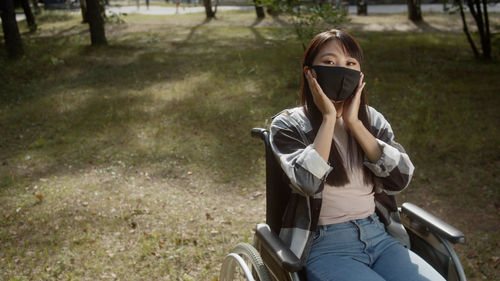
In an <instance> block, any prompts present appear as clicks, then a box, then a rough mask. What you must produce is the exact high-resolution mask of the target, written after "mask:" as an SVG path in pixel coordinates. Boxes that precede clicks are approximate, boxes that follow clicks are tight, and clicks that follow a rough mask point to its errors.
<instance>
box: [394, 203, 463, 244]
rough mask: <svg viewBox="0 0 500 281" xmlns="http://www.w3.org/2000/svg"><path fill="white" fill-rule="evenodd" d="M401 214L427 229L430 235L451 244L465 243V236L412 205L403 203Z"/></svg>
mask: <svg viewBox="0 0 500 281" xmlns="http://www.w3.org/2000/svg"><path fill="white" fill-rule="evenodd" d="M401 213H402V214H403V215H404V216H407V217H408V218H410V220H412V221H414V222H416V223H417V224H418V225H422V226H425V227H427V228H428V229H429V230H430V231H431V232H432V233H435V234H438V235H439V236H441V237H442V238H443V239H446V240H448V241H449V242H451V243H453V244H456V243H461V244H464V243H465V235H464V234H463V233H462V232H461V231H460V230H458V229H456V228H455V227H453V226H451V225H449V224H447V223H445V222H444V221H442V220H440V219H439V218H437V217H435V216H434V215H432V214H430V213H429V212H427V211H425V210H424V209H421V208H420V207H418V206H416V205H414V204H412V203H408V202H406V203H403V205H402V206H401Z"/></svg>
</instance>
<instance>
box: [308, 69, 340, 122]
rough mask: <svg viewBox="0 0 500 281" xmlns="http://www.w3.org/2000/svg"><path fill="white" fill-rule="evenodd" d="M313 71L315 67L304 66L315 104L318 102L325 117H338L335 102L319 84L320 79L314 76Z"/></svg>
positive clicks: (317, 104)
mask: <svg viewBox="0 0 500 281" xmlns="http://www.w3.org/2000/svg"><path fill="white" fill-rule="evenodd" d="M313 71H314V69H310V68H309V67H307V66H305V67H304V72H305V76H306V79H307V84H309V89H310V90H311V94H312V97H313V101H314V104H316V106H317V107H318V109H319V111H321V113H322V114H323V118H328V117H332V118H334V119H335V118H336V117H337V110H336V109H335V106H334V105H333V102H332V101H331V100H330V99H329V98H328V97H327V96H326V95H325V93H324V92H323V90H322V89H321V87H320V86H319V83H318V81H317V80H316V78H315V77H314V76H313ZM314 74H315V73H314Z"/></svg>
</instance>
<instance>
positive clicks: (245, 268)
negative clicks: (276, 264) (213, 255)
mask: <svg viewBox="0 0 500 281" xmlns="http://www.w3.org/2000/svg"><path fill="white" fill-rule="evenodd" d="M233 280H248V281H271V277H270V276H269V272H268V271H267V268H266V266H265V265H264V262H263V261H262V258H261V257H260V255H259V253H258V252H257V250H256V249H255V248H254V247H253V246H252V245H250V244H248V243H239V244H238V245H236V246H235V247H234V248H233V250H232V251H231V253H230V254H229V255H227V256H226V258H225V259H224V262H223V263H222V268H221V271H220V276H219V281H233Z"/></svg>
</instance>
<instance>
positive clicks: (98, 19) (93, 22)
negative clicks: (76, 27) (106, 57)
mask: <svg viewBox="0 0 500 281" xmlns="http://www.w3.org/2000/svg"><path fill="white" fill-rule="evenodd" d="M81 1H85V2H86V4H87V13H86V16H87V20H88V22H89V27H90V42H91V45H92V46H98V45H107V44H108V41H107V40H106V34H105V31H104V16H103V14H104V9H103V8H102V7H103V6H102V5H101V4H100V3H99V0H81Z"/></svg>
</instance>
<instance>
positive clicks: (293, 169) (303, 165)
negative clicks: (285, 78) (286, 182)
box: [270, 114, 332, 195]
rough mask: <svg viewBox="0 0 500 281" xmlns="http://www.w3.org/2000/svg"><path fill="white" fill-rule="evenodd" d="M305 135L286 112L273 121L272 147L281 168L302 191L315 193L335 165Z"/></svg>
mask: <svg viewBox="0 0 500 281" xmlns="http://www.w3.org/2000/svg"><path fill="white" fill-rule="evenodd" d="M303 135H304V134H301V132H300V129H299V128H297V127H296V126H294V125H293V124H292V123H291V122H289V120H287V115H286V114H281V115H279V116H278V117H276V118H275V119H274V120H273V122H272V123H271V127H270V142H271V148H272V150H273V153H274V155H275V157H276V159H277V160H278V162H279V164H280V165H281V168H282V169H283V171H284V172H285V174H286V175H287V176H288V178H289V179H290V181H291V183H292V185H293V186H294V187H295V189H296V190H297V191H298V192H299V193H301V194H304V195H312V194H315V193H317V192H319V191H321V190H322V187H323V184H324V179H325V178H326V177H327V176H328V174H329V173H330V172H331V171H332V167H331V166H330V165H329V164H328V163H327V162H326V161H325V160H324V159H323V158H322V157H321V156H320V155H319V154H318V152H317V151H316V150H315V149H314V147H313V146H312V144H308V143H307V141H305V140H304V137H303Z"/></svg>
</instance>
